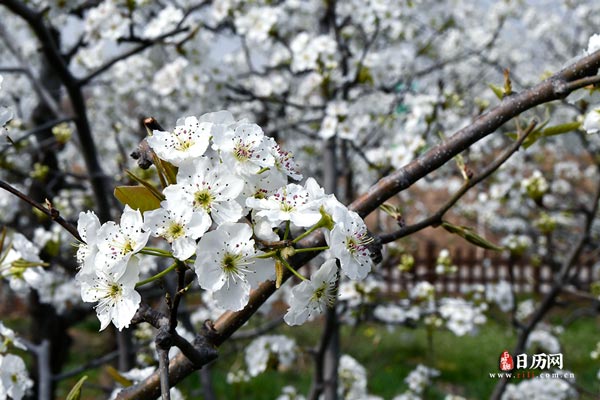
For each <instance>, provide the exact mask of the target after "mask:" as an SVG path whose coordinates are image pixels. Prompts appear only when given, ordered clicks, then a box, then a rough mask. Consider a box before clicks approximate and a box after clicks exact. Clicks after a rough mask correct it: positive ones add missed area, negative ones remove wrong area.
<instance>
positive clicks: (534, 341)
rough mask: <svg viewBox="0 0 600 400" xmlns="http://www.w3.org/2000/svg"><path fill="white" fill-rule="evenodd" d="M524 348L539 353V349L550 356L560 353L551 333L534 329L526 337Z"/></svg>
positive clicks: (555, 339)
mask: <svg viewBox="0 0 600 400" xmlns="http://www.w3.org/2000/svg"><path fill="white" fill-rule="evenodd" d="M525 348H527V349H529V350H531V351H532V352H539V351H540V350H539V349H541V350H542V351H545V352H547V353H550V354H556V353H560V342H559V341H558V339H557V338H556V336H554V335H553V334H552V333H550V332H548V331H547V330H546V329H535V330H534V331H533V332H531V333H530V334H529V336H528V337H527V343H525Z"/></svg>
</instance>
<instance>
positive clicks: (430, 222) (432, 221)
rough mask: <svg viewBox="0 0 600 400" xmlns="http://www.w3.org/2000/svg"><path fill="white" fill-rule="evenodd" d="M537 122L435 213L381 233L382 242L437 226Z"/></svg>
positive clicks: (498, 164) (511, 153) (501, 162)
mask: <svg viewBox="0 0 600 400" xmlns="http://www.w3.org/2000/svg"><path fill="white" fill-rule="evenodd" d="M536 124H537V122H536V121H533V122H531V123H530V124H529V126H528V127H527V129H526V130H525V132H523V134H522V135H521V136H520V137H519V139H518V140H517V141H515V143H513V145H512V146H510V147H509V148H508V149H507V150H506V151H505V152H504V153H503V154H502V155H501V156H500V157H498V159H497V160H496V161H494V162H493V163H492V164H490V165H489V166H488V167H487V168H486V169H484V170H483V171H482V172H481V173H480V174H478V175H477V176H475V177H473V178H471V179H469V180H467V181H465V183H464V184H463V185H462V186H461V188H460V189H459V190H458V191H457V192H456V193H454V195H453V196H452V197H451V198H450V199H449V200H448V201H447V202H446V203H444V205H442V207H440V209H439V210H438V211H436V212H435V213H434V214H433V215H431V216H429V217H427V218H425V219H424V220H422V221H419V222H417V223H416V224H413V225H408V226H406V227H403V228H402V229H399V230H397V231H395V232H391V233H388V234H383V235H380V236H379V238H380V239H381V243H390V242H393V241H395V240H398V239H400V238H403V237H405V236H408V235H410V234H412V233H415V232H418V231H420V230H421V229H424V228H427V227H429V226H436V225H439V224H440V223H442V218H443V217H444V214H446V212H448V210H450V209H451V208H452V207H453V206H454V205H455V204H456V203H457V202H458V201H459V200H460V199H461V198H462V197H463V196H464V195H465V193H467V192H468V191H469V189H471V188H472V187H474V186H475V185H477V184H478V183H479V182H481V181H483V180H484V179H486V178H487V177H488V176H490V175H491V174H493V173H494V171H496V170H497V169H498V168H500V166H502V164H504V163H505V162H506V160H508V159H509V158H510V156H512V155H513V154H514V153H515V152H516V151H517V150H518V149H519V148H520V147H521V144H523V141H524V140H525V139H526V138H527V136H529V134H530V133H531V132H533V130H534V128H535V126H536Z"/></svg>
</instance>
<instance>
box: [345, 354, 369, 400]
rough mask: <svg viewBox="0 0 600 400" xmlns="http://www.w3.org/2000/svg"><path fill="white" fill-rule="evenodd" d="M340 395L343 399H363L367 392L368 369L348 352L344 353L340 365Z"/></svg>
mask: <svg viewBox="0 0 600 400" xmlns="http://www.w3.org/2000/svg"><path fill="white" fill-rule="evenodd" d="M338 377H339V378H338V379H339V386H338V395H339V396H340V398H342V399H347V400H362V399H366V398H367V397H368V394H367V370H366V369H365V367H363V366H362V365H361V364H360V363H359V362H358V361H356V360H355V359H354V358H353V357H351V356H349V355H348V354H342V356H341V357H340V364H339V366H338Z"/></svg>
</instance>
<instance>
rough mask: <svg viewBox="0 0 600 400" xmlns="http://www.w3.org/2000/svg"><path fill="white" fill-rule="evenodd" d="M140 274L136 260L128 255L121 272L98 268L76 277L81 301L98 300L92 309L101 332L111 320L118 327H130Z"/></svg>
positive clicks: (137, 298)
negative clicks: (91, 274)
mask: <svg viewBox="0 0 600 400" xmlns="http://www.w3.org/2000/svg"><path fill="white" fill-rule="evenodd" d="M139 275H140V267H139V260H138V259H137V257H131V258H130V259H129V262H128V264H127V266H126V268H125V269H124V271H123V272H122V274H121V275H114V274H111V273H108V272H105V271H103V270H98V271H96V274H95V276H93V277H92V276H90V275H85V276H81V277H80V278H79V279H80V281H81V298H82V299H83V301H85V302H88V303H94V302H98V304H96V306H95V309H96V314H97V315H98V319H99V320H100V330H101V331H102V330H104V329H105V328H106V327H107V326H108V324H110V323H111V322H112V323H113V325H114V326H115V327H117V329H119V330H122V329H123V328H127V327H128V326H129V324H130V322H131V319H132V318H133V316H134V315H135V312H136V311H137V309H138V308H139V305H140V301H141V296H140V294H139V293H138V292H137V291H136V290H135V285H136V283H138V281H139Z"/></svg>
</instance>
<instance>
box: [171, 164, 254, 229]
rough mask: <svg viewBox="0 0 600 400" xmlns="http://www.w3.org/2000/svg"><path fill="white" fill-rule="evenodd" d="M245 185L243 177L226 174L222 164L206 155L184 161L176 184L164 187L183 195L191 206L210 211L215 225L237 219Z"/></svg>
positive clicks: (175, 195) (174, 193) (177, 195)
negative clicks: (238, 199) (238, 198)
mask: <svg viewBox="0 0 600 400" xmlns="http://www.w3.org/2000/svg"><path fill="white" fill-rule="evenodd" d="M243 189H244V181H243V180H242V179H240V178H238V177H236V176H234V175H231V174H229V171H227V170H226V169H225V167H224V166H223V165H222V164H219V163H218V161H217V162H216V163H214V162H212V161H211V160H210V159H208V158H205V157H198V158H196V159H194V160H191V161H188V162H185V163H183V164H182V165H181V166H180V167H179V171H178V173H177V184H176V185H171V186H169V187H167V188H166V189H165V195H166V196H167V198H170V197H175V198H177V197H181V198H185V199H186V200H187V201H188V202H189V203H190V204H191V206H192V207H193V209H194V210H199V211H202V212H206V213H208V214H210V216H211V217H212V219H213V221H215V222H216V223H217V224H218V225H221V224H222V223H224V222H237V221H238V220H239V219H240V218H242V216H243V208H242V206H241V205H240V204H239V203H238V202H237V201H236V198H237V197H238V196H239V195H240V193H241V192H242V190H243Z"/></svg>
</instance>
